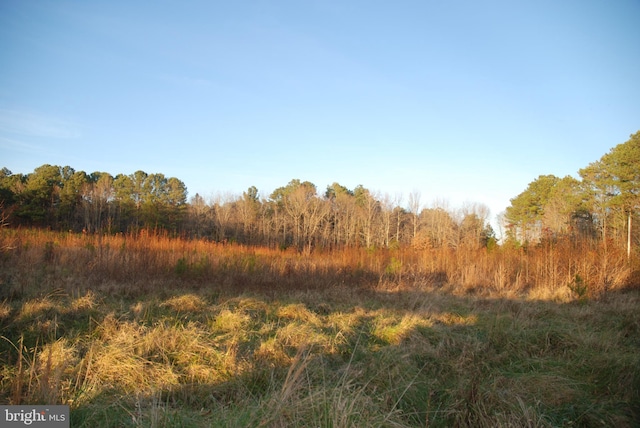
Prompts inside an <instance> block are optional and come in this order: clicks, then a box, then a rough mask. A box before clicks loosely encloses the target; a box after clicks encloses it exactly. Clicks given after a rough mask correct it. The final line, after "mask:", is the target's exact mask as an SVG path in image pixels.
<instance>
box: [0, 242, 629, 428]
mask: <svg viewBox="0 0 640 428" xmlns="http://www.w3.org/2000/svg"><path fill="white" fill-rule="evenodd" d="M1 233H3V234H5V236H4V237H3V239H4V240H5V242H8V241H11V242H12V249H11V250H8V251H5V252H3V253H2V254H0V272H1V273H0V281H2V293H3V295H2V296H0V298H2V303H0V326H1V327H2V332H3V333H2V334H3V337H2V340H0V361H1V362H2V365H1V366H0V401H1V402H3V403H11V404H20V403H65V404H69V405H71V407H72V424H73V426H154V427H156V426H270V427H274V426H275V427H279V426H325V427H329V426H334V427H346V426H398V427H401V426H402V427H406V426H431V427H433V426H474V427H475V426H487V427H489V426H531V427H547V426H564V425H577V426H595V425H598V426H600V425H602V424H604V425H610V426H634V425H637V424H638V423H639V421H640V407H638V405H637V403H638V402H640V357H639V356H638V355H640V342H638V338H639V337H640V312H639V311H638V308H639V307H640V295H639V294H638V291H637V289H633V288H632V287H630V286H631V285H633V281H632V278H633V275H632V274H631V272H632V271H633V270H634V269H633V266H632V265H629V264H627V263H626V262H624V261H623V262H620V261H619V260H617V259H615V258H614V254H612V252H611V251H610V252H609V254H603V253H602V252H598V251H596V250H595V249H592V248H591V247H589V246H587V245H585V246H583V247H575V248H574V247H570V248H569V247H563V246H561V245H558V246H556V247H553V248H552V247H540V248H534V249H528V250H526V251H524V250H516V249H502V250H495V251H494V252H490V253H488V252H485V251H478V252H462V251H461V252H458V253H455V252H430V251H414V250H411V251H410V250H405V249H399V250H394V251H386V250H385V251H365V250H357V249H352V250H345V252H339V253H330V254H311V255H306V256H305V255H301V254H298V253H295V252H280V251H277V250H269V249H264V248H247V247H241V246H223V245H218V244H214V243H208V242H203V241H185V240H180V239H169V238H167V237H162V236H144V237H134V236H112V237H95V236H78V235H72V234H54V233H50V232H44V231H36V230H33V231H32V230H25V231H11V230H2V232H1ZM570 250H571V251H570ZM576 275H577V276H576ZM576 278H579V280H578V279H576ZM578 285H580V286H581V287H582V288H580V287H578Z"/></svg>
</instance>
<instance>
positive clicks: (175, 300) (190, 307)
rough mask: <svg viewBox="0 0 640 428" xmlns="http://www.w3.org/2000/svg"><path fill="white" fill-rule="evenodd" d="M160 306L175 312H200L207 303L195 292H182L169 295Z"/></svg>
mask: <svg viewBox="0 0 640 428" xmlns="http://www.w3.org/2000/svg"><path fill="white" fill-rule="evenodd" d="M160 306H161V307H168V308H170V309H172V310H174V311H176V312H200V311H202V310H203V309H205V308H206V306H207V303H206V302H205V301H204V299H203V298H202V297H200V296H197V295H195V294H183V295H181V296H175V297H171V298H170V299H168V300H166V301H165V302H163V303H162V304H161V305H160Z"/></svg>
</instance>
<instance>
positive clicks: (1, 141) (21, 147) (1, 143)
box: [0, 136, 42, 153]
mask: <svg viewBox="0 0 640 428" xmlns="http://www.w3.org/2000/svg"><path fill="white" fill-rule="evenodd" d="M0 147H2V148H4V149H9V150H16V151H21V152H27V153H34V152H41V151H42V148H41V147H40V146H38V145H35V144H29V143H25V142H24V141H20V140H16V139H13V138H6V137H2V136H0Z"/></svg>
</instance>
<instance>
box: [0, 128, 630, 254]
mask: <svg viewBox="0 0 640 428" xmlns="http://www.w3.org/2000/svg"><path fill="white" fill-rule="evenodd" d="M579 175H580V178H581V179H577V178H574V177H571V176H567V177H564V178H559V177H556V176H554V175H541V176H540V177H538V178H537V179H536V180H534V181H533V182H531V183H530V184H529V185H528V187H527V188H526V189H525V190H524V191H523V192H522V193H521V194H519V195H518V196H516V197H514V198H513V199H511V205H510V206H509V207H508V208H507V209H506V211H505V212H504V213H503V214H502V215H501V221H500V224H501V227H504V233H503V235H504V240H505V242H507V243H511V244H514V245H528V244H532V243H539V242H541V241H546V240H558V239H573V240H577V239H588V240H594V241H602V242H604V243H607V242H609V241H614V242H616V243H620V244H621V245H624V244H626V245H627V246H628V248H629V250H630V249H631V245H632V243H633V242H635V241H637V240H638V237H639V236H640V234H639V233H638V232H637V231H636V230H633V231H632V228H631V226H632V224H635V222H636V220H637V217H638V214H637V213H638V208H639V205H640V132H638V133H636V134H634V135H631V138H630V139H629V141H627V142H625V143H623V144H619V145H618V146H616V147H614V148H613V149H611V151H610V152H609V153H607V154H605V155H604V156H603V157H602V158H601V159H600V160H598V161H596V162H593V163H591V164H590V165H588V166H587V167H585V168H583V169H581V170H580V171H579ZM401 199H402V198H401V197H395V198H392V197H390V196H389V195H380V194H378V193H375V192H372V191H371V190H369V189H366V188H365V187H363V186H362V185H359V186H357V187H355V188H354V189H348V188H347V187H345V186H342V185H341V184H339V183H333V184H331V185H330V186H327V188H326V190H325V191H324V192H323V193H321V192H319V191H318V189H317V187H316V186H315V184H313V183H311V182H309V181H301V180H299V179H293V180H291V181H290V182H289V183H287V184H286V185H285V186H282V187H279V188H277V189H276V190H274V191H273V192H272V193H271V194H270V195H269V196H268V197H260V195H259V193H258V189H257V188H256V187H255V186H251V187H250V188H248V189H247V190H246V191H245V192H243V193H242V194H241V195H226V196H217V197H212V198H210V199H209V200H205V199H204V198H203V197H202V196H201V195H198V194H196V195H195V196H193V197H192V198H191V199H190V200H189V201H187V188H186V186H185V184H184V183H183V182H182V181H180V180H179V179H177V178H175V177H169V178H167V177H165V176H164V175H163V174H161V173H153V174H148V173H146V172H144V171H136V172H134V173H133V174H129V175H125V174H118V175H116V176H115V177H114V176H112V175H111V174H109V173H106V172H93V173H91V174H87V173H85V172H84V171H75V170H74V169H73V168H71V167H69V166H64V167H60V166H54V165H42V166H40V167H38V168H36V169H35V170H34V171H33V172H32V173H30V174H13V173H12V172H11V171H10V170H8V169H7V168H3V169H2V170H1V171H0V210H1V211H0V221H1V222H2V223H3V224H5V225H10V226H22V225H24V226H38V227H47V228H52V229H56V230H72V231H77V232H79V231H84V232H87V233H118V232H131V231H138V230H141V229H154V230H159V231H166V232H167V233H171V234H176V235H181V236H185V237H196V238H204V239H211V240H215V241H220V242H225V241H227V242H238V243H242V244H247V245H265V246H271V247H275V246H279V247H281V248H287V247H294V248H297V249H299V250H301V251H302V250H304V251H310V250H311V249H312V248H317V247H320V248H325V249H334V248H341V247H357V246H360V247H367V248H373V247H386V248H389V247H394V246H400V245H403V246H409V245H411V246H413V247H415V248H454V249H455V248H472V249H477V248H482V247H492V246H495V245H496V238H495V234H494V231H493V229H492V228H491V226H490V223H489V209H488V208H487V207H486V206H485V205H483V204H467V205H465V206H464V207H462V208H461V209H458V210H450V209H448V208H447V207H446V204H441V206H433V207H429V208H425V207H423V205H422V204H421V201H420V195H419V194H418V193H412V194H410V195H409V198H408V203H407V204H406V206H402V200H401ZM636 229H638V228H636Z"/></svg>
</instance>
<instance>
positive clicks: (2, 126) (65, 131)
mask: <svg viewBox="0 0 640 428" xmlns="http://www.w3.org/2000/svg"><path fill="white" fill-rule="evenodd" d="M0 133H4V134H12V135H21V136H27V137H41V138H53V139H65V140H66V139H74V138H80V137H81V136H82V132H81V130H80V127H79V126H78V125H77V124H76V123H74V122H72V121H70V120H66V119H62V118H59V117H55V116H51V115H45V114H40V113H35V112H30V111H24V110H8V109H0Z"/></svg>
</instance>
